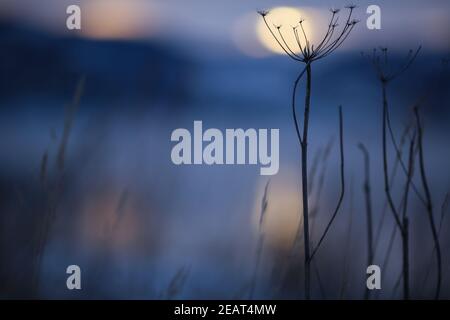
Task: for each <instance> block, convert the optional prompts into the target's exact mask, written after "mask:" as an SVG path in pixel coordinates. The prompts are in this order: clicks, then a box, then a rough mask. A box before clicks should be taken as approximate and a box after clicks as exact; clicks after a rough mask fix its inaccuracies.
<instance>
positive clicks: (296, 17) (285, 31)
mask: <svg viewBox="0 0 450 320" xmlns="http://www.w3.org/2000/svg"><path fill="white" fill-rule="evenodd" d="M300 19H305V21H304V22H303V27H304V29H305V33H306V36H307V37H308V40H309V41H310V42H311V41H312V40H314V34H313V32H312V28H311V22H310V21H308V17H307V16H306V14H305V12H304V11H302V10H300V9H298V8H294V7H276V8H273V9H271V10H269V14H268V15H267V16H266V20H267V23H268V24H269V26H270V27H271V28H272V30H273V32H274V33H275V35H276V36H277V37H278V38H279V39H280V36H279V34H278V31H277V29H276V28H275V27H274V25H281V26H282V27H281V29H280V31H281V33H282V35H283V37H284V40H285V41H286V43H287V44H288V46H289V47H290V48H291V50H292V51H294V52H295V53H298V52H300V49H299V46H298V44H297V41H296V38H295V35H294V32H293V30H292V27H294V26H297V25H299V21H300ZM298 31H299V36H300V41H301V44H302V46H304V37H303V35H302V32H301V29H300V28H299V29H298ZM256 32H257V35H258V39H259V41H260V42H261V43H262V45H263V46H264V47H265V48H266V49H268V50H270V51H271V52H274V53H278V54H285V52H284V51H283V49H282V48H281V47H280V45H279V44H278V43H277V41H276V40H275V39H274V37H273V36H272V34H271V33H270V31H269V30H268V29H267V26H266V24H265V23H264V20H263V19H262V18H260V19H259V20H258V23H257V25H256ZM280 41H281V39H280Z"/></svg>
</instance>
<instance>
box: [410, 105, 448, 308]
mask: <svg viewBox="0 0 450 320" xmlns="http://www.w3.org/2000/svg"><path fill="white" fill-rule="evenodd" d="M414 114H415V116H416V120H417V131H418V145H419V171H420V177H421V180H422V186H423V189H424V192H425V198H426V203H427V213H428V219H429V223H430V227H431V232H432V235H433V241H434V246H435V248H436V268H437V275H436V276H437V279H436V292H435V295H434V298H435V299H439V295H440V290H441V279H442V261H441V247H440V243H439V236H438V232H437V229H436V224H435V222H434V215H433V202H432V200H431V192H430V188H429V186H428V180H427V176H426V173H425V163H424V154H423V128H422V123H421V121H420V116H419V111H418V108H417V107H415V108H414Z"/></svg>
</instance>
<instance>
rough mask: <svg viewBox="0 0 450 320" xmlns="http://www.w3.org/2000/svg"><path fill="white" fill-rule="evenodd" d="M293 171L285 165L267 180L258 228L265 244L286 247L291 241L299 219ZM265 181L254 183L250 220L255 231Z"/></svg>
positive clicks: (283, 248)
mask: <svg viewBox="0 0 450 320" xmlns="http://www.w3.org/2000/svg"><path fill="white" fill-rule="evenodd" d="M296 177H297V171H296V170H294V169H291V168H285V169H284V170H283V172H279V173H278V175H277V176H276V177H274V178H272V179H271V180H270V185H269V189H268V194H267V200H268V206H267V210H266V213H265V216H264V222H263V225H262V230H261V231H262V232H263V233H264V241H265V243H266V244H267V245H269V246H271V247H273V248H278V249H281V250H290V249H291V248H292V244H293V243H294V240H295V237H296V235H297V231H298V228H299V222H301V221H302V217H301V212H302V210H301V206H300V200H301V195H299V191H298V181H297V179H296ZM264 188H265V181H264V183H262V181H261V184H260V185H259V186H258V190H257V192H256V196H255V204H254V211H253V212H254V215H253V221H254V226H255V231H256V234H259V232H260V225H259V222H260V217H261V200H262V198H263V195H264Z"/></svg>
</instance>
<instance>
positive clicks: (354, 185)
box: [0, 0, 450, 299]
mask: <svg viewBox="0 0 450 320" xmlns="http://www.w3.org/2000/svg"><path fill="white" fill-rule="evenodd" d="M71 4H76V5H79V6H80V8H81V12H82V13H81V14H82V15H81V17H82V19H81V26H82V29H81V30H67V28H66V19H67V17H68V15H67V14H66V8H67V6H68V5H71ZM347 4H348V3H347V2H343V1H340V0H335V1H317V0H314V1H313V0H305V1H293V0H285V1H275V0H247V1H210V0H209V1H207V0H190V1H182V0H164V1H162V0H85V1H76V0H58V1H56V0H41V1H39V2H37V1H32V0H2V1H1V2H0V44H1V47H0V133H1V134H0V136H1V139H0V229H1V231H0V297H1V298H6V299H9V298H70V299H77V298H85V299H86V298H87V299H93V298H106V299H134V298H139V299H183V298H184V299H233V298H236V299H247V298H303V295H304V294H303V270H302V266H303V251H302V250H303V249H302V248H303V245H302V243H301V239H302V234H301V230H302V219H301V207H300V203H301V188H300V158H299V153H300V150H299V146H298V142H297V140H296V135H295V130H294V126H293V123H292V118H291V109H290V99H291V93H292V92H291V90H292V86H293V81H294V80H295V78H296V76H297V75H298V73H299V72H300V71H301V70H302V68H303V65H301V64H299V63H296V62H295V61H293V60H291V59H289V57H287V56H286V55H284V54H282V52H280V49H279V48H278V47H277V44H276V43H275V42H274V41H273V39H272V38H271V37H270V34H269V33H268V31H267V30H266V29H265V27H264V24H263V21H262V19H261V17H260V16H259V15H258V14H257V13H256V12H257V10H261V9H271V10H272V12H273V15H272V16H271V19H273V22H274V23H276V24H278V23H285V24H286V25H289V24H292V25H293V24H296V23H297V21H298V20H299V19H300V18H305V19H306V23H307V29H308V32H309V33H310V35H311V38H312V39H313V42H314V41H319V39H321V36H322V35H323V34H324V32H325V30H326V28H327V26H328V20H327V19H328V18H329V15H330V12H329V8H331V7H338V8H343V7H344V6H345V5H347ZM356 4H357V5H358V7H357V9H355V17H356V18H358V19H360V20H361V23H360V24H358V25H357V26H356V28H355V30H354V32H352V34H351V35H350V36H349V38H348V40H347V41H346V42H345V43H344V45H343V46H342V47H341V48H339V49H338V51H336V52H335V53H334V54H333V55H332V56H330V57H328V58H326V59H324V60H321V61H318V62H317V63H315V64H314V65H313V89H312V110H311V119H310V121H311V129H310V130H311V131H310V144H309V145H310V150H311V152H310V168H309V169H310V170H311V175H315V177H316V178H315V179H316V180H315V181H316V186H315V187H314V188H312V191H311V195H310V198H311V199H310V201H311V203H312V206H313V207H314V212H315V213H314V215H313V216H312V217H311V219H312V225H311V228H312V231H311V232H312V239H313V242H314V243H317V241H318V239H319V237H320V235H321V233H322V232H323V229H324V228H325V226H326V224H327V222H328V220H329V219H330V216H331V213H332V210H333V208H334V206H335V204H336V201H337V198H338V195H339V191H340V189H339V148H338V139H337V138H338V132H339V127H338V109H337V107H338V106H339V105H342V106H343V113H344V134H345V156H346V172H345V174H346V180H347V181H346V182H347V190H346V195H345V199H344V204H343V207H342V209H341V211H340V212H339V215H338V217H337V219H336V222H335V223H334V224H333V226H332V229H331V231H330V233H329V234H328V236H327V238H326V239H325V242H324V243H323V245H322V247H321V249H320V251H319V252H318V253H317V256H316V257H315V260H314V261H315V266H314V275H313V279H312V283H313V288H312V289H313V297H314V298H317V299H330V298H333V299H337V298H344V299H361V298H363V294H364V290H365V283H366V267H367V263H366V260H367V250H366V215H365V209H364V195H363V190H362V185H363V180H364V171H363V157H362V154H361V152H360V150H358V148H357V145H358V143H360V142H362V143H364V144H365V145H366V147H367V149H368V150H369V152H370V157H371V172H370V173H371V178H372V198H373V211H374V225H375V226H374V229H376V230H377V234H378V235H379V236H378V237H377V242H376V246H377V248H376V252H375V259H374V263H375V264H377V265H380V266H382V267H383V268H382V290H380V291H379V292H377V293H373V294H372V296H371V298H384V299H397V298H401V296H402V290H401V285H399V283H400V282H399V277H400V275H401V241H400V237H399V235H398V232H397V234H393V230H395V225H394V219H393V218H392V215H391V213H390V212H389V211H388V212H386V210H384V209H385V196H384V191H383V184H382V183H383V180H382V162H381V159H382V158H381V87H380V83H379V81H378V80H377V77H376V74H375V72H374V70H373V68H372V66H371V65H370V63H369V62H368V61H367V59H365V58H364V57H362V56H361V52H366V53H369V54H370V53H371V52H372V49H373V48H379V47H380V46H382V47H388V48H389V59H390V64H391V65H392V66H393V68H394V69H395V68H397V67H398V66H401V65H402V63H404V61H405V57H406V56H407V54H408V51H409V50H410V49H413V50H415V49H416V48H417V47H418V46H419V45H421V46H422V50H421V52H420V54H419V55H418V57H417V59H416V61H415V62H414V64H413V65H412V66H411V67H410V68H409V69H408V70H407V72H405V73H404V74H403V75H402V76H401V77H399V78H398V79H396V80H395V81H394V82H392V84H391V85H390V86H389V91H388V94H389V99H390V104H391V111H392V115H391V116H392V119H391V120H392V123H393V129H394V133H395V134H396V136H397V139H398V140H400V136H401V134H402V132H403V131H404V127H405V125H407V124H408V123H409V122H410V120H411V110H412V106H413V105H414V104H415V103H417V101H419V100H420V99H422V100H423V101H424V102H423V103H422V104H421V114H422V115H423V121H424V126H425V129H424V131H425V138H424V144H425V151H426V165H427V174H428V177H429V181H430V188H431V190H432V198H433V200H434V202H435V203H434V206H435V208H436V210H435V211H436V212H435V213H436V220H437V221H439V219H440V215H441V211H440V209H441V205H442V204H443V201H444V199H445V195H446V193H447V192H448V191H449V190H450V179H449V178H450V173H449V171H448V163H449V160H450V147H449V143H448V141H449V138H450V136H449V135H450V128H449V126H448V124H449V120H450V119H449V118H450V112H449V101H450V96H449V91H448V88H449V84H450V77H449V72H448V67H446V64H445V63H443V60H445V59H448V57H449V49H450V42H449V39H450V18H449V14H450V3H449V2H448V1H445V0H433V1H419V0H409V1H406V0H402V1H395V2H393V1H387V0H385V1H375V0H374V1H358V2H357V3H356ZM371 4H377V5H379V6H380V7H381V26H382V29H381V30H369V29H368V28H367V27H366V19H367V17H368V16H369V15H368V14H367V13H366V9H367V6H369V5H371ZM342 14H345V12H344V11H342ZM300 88H301V89H300V90H299V92H300V97H299V100H298V101H302V97H301V92H302V89H303V87H302V86H300ZM299 108H301V104H299ZM300 110H301V109H300ZM194 120H202V121H203V127H204V128H219V129H223V130H224V129H225V128H244V129H246V128H279V129H280V171H279V173H278V174H277V175H275V176H272V177H267V176H260V175H259V166H254V165H253V166H252V165H246V166H231V165H230V166H205V165H203V166H176V165H174V164H172V161H171V159H170V152H171V148H172V147H173V145H174V143H172V142H171V141H170V135H171V133H172V131H173V130H174V129H176V128H187V129H189V130H192V128H193V121H194ZM389 151H390V161H391V163H393V162H394V158H395V154H394V151H393V149H390V150H389ZM313 172H315V173H313ZM403 178H404V176H403V175H402V172H401V170H399V172H398V178H396V180H395V185H394V194H395V196H396V200H398V199H399V197H400V195H401V192H402V186H403V180H402V179H403ZM269 179H270V185H269V188H268V191H267V200H268V209H267V213H266V220H265V223H264V224H263V225H262V226H260V225H259V216H260V212H261V201H262V198H263V194H264V188H265V185H266V183H267V181H268V180H269ZM414 181H416V183H417V185H418V186H420V183H419V182H420V180H419V176H418V175H417V174H416V175H415V177H414ZM419 189H420V188H419ZM420 190H421V189H420ZM397 202H399V201H397ZM444 207H445V206H444ZM409 208H410V209H409V211H408V214H409V216H410V219H411V227H410V228H411V229H410V230H411V292H412V296H413V297H415V298H432V297H433V292H434V288H435V267H434V263H435V262H434V261H435V258H434V256H433V255H432V252H433V242H432V238H431V231H430V228H429V225H428V220H427V216H426V212H425V209H424V207H423V205H422V204H421V202H420V201H419V199H418V198H417V196H415V195H414V194H413V195H412V196H411V202H410V206H409ZM442 212H445V210H442ZM442 225H443V227H442V232H441V234H440V239H441V242H442V244H441V246H442V252H443V282H442V294H441V297H442V298H450V255H449V254H448V252H449V249H450V235H449V233H448V228H449V225H450V221H449V219H448V218H447V219H445V218H444V219H442ZM299 230H300V231H299ZM378 230H379V231H378ZM261 235H264V238H263V239H264V241H263V245H262V250H261V253H260V254H258V250H257V248H258V243H259V241H260V239H261ZM391 239H393V240H392V241H391ZM390 244H391V245H390ZM390 247H392V248H391V250H390V251H389V248H390ZM388 253H389V254H388ZM258 260H259V261H260V262H259V263H258V262H257V261H258ZM71 264H76V265H79V266H80V267H81V270H82V290H81V291H78V290H73V291H69V290H67V288H66V278H67V276H68V275H67V274H66V268H67V266H68V265H71ZM430 265H431V267H430ZM252 288H253V289H252Z"/></svg>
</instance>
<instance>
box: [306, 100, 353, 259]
mask: <svg viewBox="0 0 450 320" xmlns="http://www.w3.org/2000/svg"><path fill="white" fill-rule="evenodd" d="M343 131H344V129H343V119H342V106H339V150H340V159H341V164H340V167H341V193H340V196H339V200H338V203H337V205H336V209H335V210H334V212H333V215H332V217H331V219H330V222H328V224H327V226H326V228H325V231H324V232H323V234H322V236H321V237H320V240H319V242H318V243H317V246H316V247H315V249H314V250H313V251H312V254H311V256H310V260H312V259H313V257H314V255H315V254H316V252H317V250H318V249H319V247H320V245H321V244H322V242H323V240H324V239H325V236H326V235H327V233H328V230H329V229H330V227H331V225H332V224H333V221H334V219H335V218H336V216H337V214H338V212H339V209H340V207H341V204H342V200H343V199H344V194H345V175H344V164H345V163H344V134H343Z"/></svg>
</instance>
